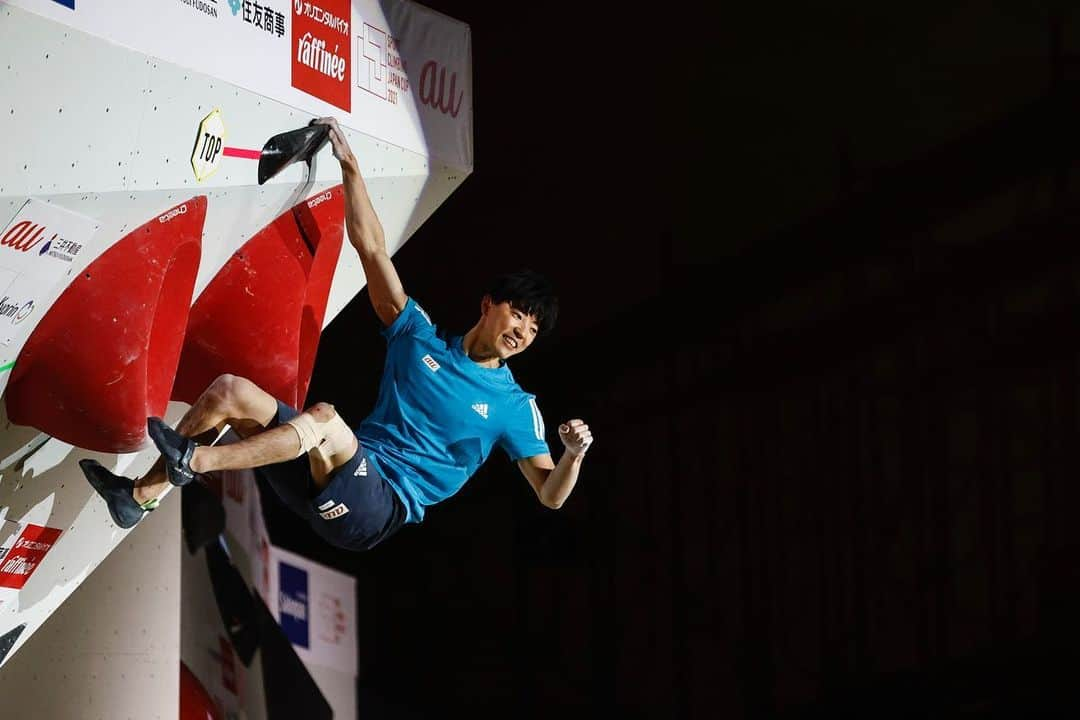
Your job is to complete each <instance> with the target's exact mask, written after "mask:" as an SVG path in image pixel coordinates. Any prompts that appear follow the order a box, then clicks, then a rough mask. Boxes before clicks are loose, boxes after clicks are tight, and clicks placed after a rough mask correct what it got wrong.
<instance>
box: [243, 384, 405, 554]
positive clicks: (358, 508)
mask: <svg viewBox="0 0 1080 720" xmlns="http://www.w3.org/2000/svg"><path fill="white" fill-rule="evenodd" d="M299 414H300V413H299V412H298V411H297V410H296V409H295V408H293V407H290V406H288V405H286V404H285V403H283V402H281V401H280V400H279V401H278V412H277V416H275V417H274V418H273V419H272V420H271V421H270V424H269V425H268V426H267V429H270V428H274V427H277V426H278V425H282V424H284V423H286V422H288V421H289V420H291V419H292V418H294V417H296V416H297V415H299ZM255 472H256V473H258V474H259V475H261V476H262V478H263V479H264V480H265V481H266V483H267V484H268V485H270V487H271V488H273V490H274V492H275V493H276V494H277V496H278V497H279V498H281V501H282V502H283V503H285V504H286V505H287V506H288V507H289V508H290V509H291V510H292V511H293V512H295V513H296V514H297V515H299V516H300V517H302V518H304V519H305V520H307V522H308V524H310V525H311V528H312V529H313V530H314V531H315V532H316V533H317V534H318V535H319V536H320V537H322V538H323V539H324V540H326V541H327V542H328V543H330V544H331V545H336V546H337V547H342V548H345V549H347V550H370V549H371V548H373V547H375V546H376V545H378V544H379V543H380V542H382V541H383V540H385V539H387V538H388V537H390V536H391V535H393V534H394V533H395V532H397V530H398V529H399V528H400V527H401V526H402V525H404V524H405V507H404V506H403V505H402V504H401V500H399V499H398V496H397V493H395V492H394V489H393V488H392V487H390V484H389V483H388V482H386V480H385V479H383V477H382V476H381V475H379V472H378V470H376V469H375V466H374V465H373V464H372V463H370V462H369V461H368V457H367V454H366V453H365V452H364V448H363V446H361V445H359V444H357V448H356V454H355V455H353V456H352V458H350V459H349V461H348V462H347V463H345V464H344V465H342V466H341V467H339V468H337V469H336V470H334V471H333V472H332V473H330V477H329V478H328V481H329V482H328V484H327V486H326V488H325V489H323V490H322V491H321V492H318V493H317V494H313V493H316V488H315V483H314V480H313V478H312V475H311V464H310V462H309V460H308V456H307V455H301V456H300V457H298V458H296V459H295V460H289V461H287V462H283V463H277V464H276V465H267V466H265V467H261V468H257V469H256V470H255Z"/></svg>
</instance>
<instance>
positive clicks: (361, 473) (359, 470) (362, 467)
mask: <svg viewBox="0 0 1080 720" xmlns="http://www.w3.org/2000/svg"><path fill="white" fill-rule="evenodd" d="M353 477H367V458H362V459H361V460H360V464H359V465H357V466H356V472H354V473H353Z"/></svg>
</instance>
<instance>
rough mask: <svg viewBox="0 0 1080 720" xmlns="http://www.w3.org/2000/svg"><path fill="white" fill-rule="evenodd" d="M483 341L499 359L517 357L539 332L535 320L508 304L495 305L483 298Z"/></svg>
mask: <svg viewBox="0 0 1080 720" xmlns="http://www.w3.org/2000/svg"><path fill="white" fill-rule="evenodd" d="M482 309H483V311H484V317H483V320H482V325H483V328H484V339H485V340H486V341H487V342H488V343H489V344H490V346H491V348H492V349H493V350H494V351H495V354H496V355H498V356H499V357H500V358H501V359H503V360H506V359H507V358H509V357H511V356H513V355H517V354H518V353H519V352H521V351H523V350H524V349H525V348H527V347H529V345H531V344H532V342H533V340H535V339H536V335H537V333H538V332H539V331H540V324H539V323H538V322H537V320H536V318H535V317H534V316H532V315H529V314H527V313H525V312H523V311H521V310H518V309H517V308H515V307H514V306H513V305H511V304H510V303H508V302H501V303H495V302H493V301H492V300H491V298H487V297H485V298H484V302H483V303H482Z"/></svg>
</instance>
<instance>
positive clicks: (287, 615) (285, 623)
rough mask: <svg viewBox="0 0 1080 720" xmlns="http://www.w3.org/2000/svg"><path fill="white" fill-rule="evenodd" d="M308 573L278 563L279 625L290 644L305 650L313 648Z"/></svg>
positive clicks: (295, 567) (290, 565)
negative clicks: (309, 619)
mask: <svg viewBox="0 0 1080 720" xmlns="http://www.w3.org/2000/svg"><path fill="white" fill-rule="evenodd" d="M309 597H310V596H309V595H308V572H307V570H306V569H304V568H302V567H297V566H296V565H293V564H292V563H290V562H286V561H284V560H279V561H278V597H277V601H278V602H277V609H278V623H279V624H280V625H281V629H282V630H284V631H285V636H286V637H287V638H289V642H291V643H292V644H293V645H295V646H297V647H301V648H304V649H305V650H306V649H308V648H310V647H311V625H310V623H309V622H308V618H309V616H310V614H311V609H310V602H309Z"/></svg>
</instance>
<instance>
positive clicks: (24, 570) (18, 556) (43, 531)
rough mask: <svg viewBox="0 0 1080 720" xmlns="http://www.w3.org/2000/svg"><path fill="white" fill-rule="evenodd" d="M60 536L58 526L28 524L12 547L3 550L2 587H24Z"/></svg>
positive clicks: (0, 567)
mask: <svg viewBox="0 0 1080 720" xmlns="http://www.w3.org/2000/svg"><path fill="white" fill-rule="evenodd" d="M59 537H60V530H57V529H56V528H50V527H44V526H42V525H32V524H28V525H26V526H25V527H24V528H23V531H22V533H21V534H20V535H19V537H18V538H16V540H15V542H14V543H12V545H11V547H10V548H9V549H7V550H6V551H2V552H3V559H2V560H0V588H11V589H15V590H18V589H20V588H22V586H23V585H25V584H26V581H27V580H29V579H30V576H31V575H33V574H34V571H35V570H36V569H37V568H38V566H39V565H40V564H41V561H42V560H44V559H45V555H46V554H47V553H48V552H49V550H51V549H52V546H53V545H55V544H56V541H57V539H58V538H59Z"/></svg>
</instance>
